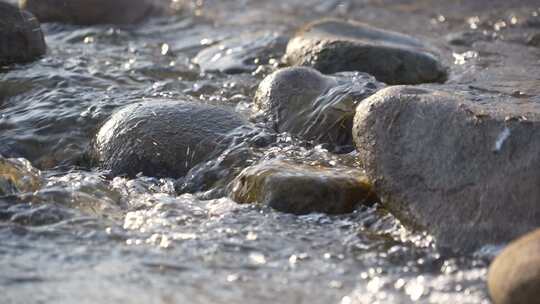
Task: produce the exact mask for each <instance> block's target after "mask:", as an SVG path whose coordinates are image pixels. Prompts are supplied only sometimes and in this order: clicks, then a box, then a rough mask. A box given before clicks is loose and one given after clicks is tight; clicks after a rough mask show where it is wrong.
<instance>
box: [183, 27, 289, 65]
mask: <svg viewBox="0 0 540 304" xmlns="http://www.w3.org/2000/svg"><path fill="white" fill-rule="evenodd" d="M287 42H288V39H287V37H285V36H283V35H281V34H279V33H275V32H256V33H251V34H244V35H241V36H240V37H235V38H231V39H227V40H224V41H222V42H220V43H218V44H216V45H213V46H210V47H208V48H205V49H204V50H202V51H200V52H199V54H197V56H195V58H193V62H194V63H196V64H198V65H199V66H200V67H201V70H203V71H205V72H216V71H218V72H223V73H227V74H238V73H246V72H248V73H249V72H253V71H255V70H256V69H257V67H258V66H259V65H262V64H267V63H268V62H269V60H270V59H277V58H280V57H281V56H283V54H284V53H285V48H286V47H287Z"/></svg>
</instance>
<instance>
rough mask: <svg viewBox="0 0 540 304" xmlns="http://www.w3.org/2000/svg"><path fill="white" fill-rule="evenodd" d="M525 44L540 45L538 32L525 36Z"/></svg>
mask: <svg viewBox="0 0 540 304" xmlns="http://www.w3.org/2000/svg"><path fill="white" fill-rule="evenodd" d="M527 45H530V46H535V47H540V33H534V34H531V35H529V37H528V38H527Z"/></svg>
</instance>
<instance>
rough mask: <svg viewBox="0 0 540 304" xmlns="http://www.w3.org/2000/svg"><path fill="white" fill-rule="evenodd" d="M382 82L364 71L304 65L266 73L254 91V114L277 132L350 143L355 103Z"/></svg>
mask: <svg viewBox="0 0 540 304" xmlns="http://www.w3.org/2000/svg"><path fill="white" fill-rule="evenodd" d="M382 87H384V84H382V83H379V82H377V81H376V80H375V79H374V78H373V77H372V76H370V75H367V74H364V73H358V72H356V73H340V74H336V75H332V76H327V75H323V74H321V73H320V72H318V71H317V70H314V69H312V68H308V67H292V68H285V69H281V70H278V71H276V72H274V73H273V74H271V75H269V76H267V77H266V78H265V79H264V80H263V81H262V82H261V83H260V85H259V88H258V89H257V92H256V94H255V107H254V110H255V114H256V115H257V116H263V117H264V118H265V119H267V120H269V121H271V123H272V125H273V127H274V129H275V130H276V131H278V132H289V133H291V134H293V135H296V136H298V137H300V138H304V139H308V140H315V141H317V142H320V143H329V144H333V145H337V146H345V145H352V134H351V128H352V122H353V117H354V114H355V109H356V105H358V103H359V102H361V101H362V100H363V99H364V98H366V97H368V96H370V95H372V94H373V93H375V92H376V91H377V90H379V89H380V88H382Z"/></svg>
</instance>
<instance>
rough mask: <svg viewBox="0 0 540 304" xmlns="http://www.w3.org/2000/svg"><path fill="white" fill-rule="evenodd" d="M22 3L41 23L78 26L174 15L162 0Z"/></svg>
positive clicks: (39, 0)
mask: <svg viewBox="0 0 540 304" xmlns="http://www.w3.org/2000/svg"><path fill="white" fill-rule="evenodd" d="M19 3H20V7H21V8H23V9H25V10H28V11H30V12H32V13H33V14H34V15H36V17H37V18H38V19H39V21H40V22H62V23H70V24H77V25H94V24H134V23H139V22H142V21H144V20H146V19H147V18H149V17H152V16H164V15H168V14H170V13H171V11H172V10H171V7H170V2H168V1H161V0H114V1H111V0H20V2H19Z"/></svg>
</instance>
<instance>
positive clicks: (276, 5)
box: [0, 0, 540, 304]
mask: <svg viewBox="0 0 540 304" xmlns="http://www.w3.org/2000/svg"><path fill="white" fill-rule="evenodd" d="M445 2H451V3H445ZM182 5H183V10H182V11H181V12H180V13H179V14H178V16H174V17H171V18H161V19H160V18H157V19H153V20H150V21H148V22H147V23H145V24H142V25H139V26H133V27H123V28H121V27H111V26H93V27H77V26H70V25H61V24H45V25H43V29H44V32H45V34H46V39H47V43H48V46H49V50H48V54H47V56H46V57H44V58H43V59H41V60H39V61H37V62H35V63H32V64H27V65H18V66H14V67H7V68H4V69H3V70H2V71H1V72H0V154H1V155H3V156H5V157H11V158H24V159H26V160H28V161H29V162H30V163H31V165H30V163H28V162H27V161H25V160H22V159H19V160H12V162H15V164H16V165H17V166H18V168H22V169H21V170H23V172H24V174H23V175H24V176H25V177H24V178H23V177H19V179H18V180H19V182H20V183H22V184H21V185H22V186H21V187H20V188H21V189H23V191H22V192H19V193H12V194H9V195H5V196H0V297H1V298H0V302H1V303H30V304H33V303H36V304H37V303H239V302H247V303H342V304H348V303H377V302H378V303H408V302H421V303H489V299H488V295H487V291H486V287H485V276H486V272H487V265H488V263H489V260H490V258H491V257H492V255H493V254H494V252H496V249H493V248H484V249H485V250H482V251H479V252H476V253H474V254H468V255H456V254H452V253H448V252H441V251H439V250H438V249H437V247H436V244H435V242H434V240H433V239H432V238H431V237H430V236H429V235H425V234H423V233H421V232H413V231H409V230H407V229H405V228H404V227H403V226H401V224H400V223H399V222H398V221H397V220H396V219H395V218H393V217H392V216H391V215H389V214H387V213H385V212H384V210H382V209H381V208H378V206H374V207H361V208H359V209H358V210H357V211H355V212H354V213H353V214H349V215H342V216H327V215H322V214H311V215H305V216H294V215H288V214H283V213H279V212H276V211H273V210H271V209H268V208H265V207H262V206H250V205H239V204H236V203H234V202H233V201H231V200H230V199H228V198H227V197H226V196H225V195H224V191H223V189H224V186H225V185H226V182H227V181H228V180H230V178H231V176H233V175H234V173H235V172H238V171H239V170H240V169H241V168H242V167H243V166H245V165H246V164H249V163H252V162H255V161H257V160H260V159H272V158H276V157H279V158H282V159H294V160H296V161H302V162H305V163H323V164H326V165H330V166H357V163H356V160H355V154H354V152H350V153H349V154H341V155H336V154H332V153H330V152H329V151H327V150H325V149H324V147H322V146H314V145H312V144H311V143H306V142H301V141H298V140H296V139H294V138H291V137H290V136H287V135H286V134H279V135H274V134H270V133H268V134H264V133H263V134H262V135H261V134H258V135H256V136H255V137H257V138H255V140H252V139H253V135H249V134H241V135H240V136H238V138H239V140H237V141H236V142H235V145H233V146H231V147H230V149H229V150H227V151H226V153H224V154H223V155H221V156H220V157H219V158H216V159H215V160H213V161H211V162H209V163H207V164H203V165H201V166H200V167H198V168H197V169H196V170H194V173H193V174H192V175H191V176H190V177H188V178H186V179H183V180H167V179H155V178H149V177H143V176H141V177H138V178H135V179H132V180H128V179H125V178H122V177H115V178H113V177H110V176H108V175H107V172H102V171H100V170H99V168H98V167H97V166H96V164H95V162H94V161H93V160H92V157H91V147H92V138H93V137H94V135H95V133H96V131H97V129H98V128H99V127H100V125H101V124H103V122H104V121H105V120H106V119H107V118H108V117H109V116H110V115H111V113H112V112H113V111H114V110H115V109H117V108H119V107H121V106H124V105H128V104H131V103H134V102H137V101H141V100H144V99H152V98H166V99H187V98H195V99H197V100H200V101H201V102H205V103H211V104H219V105H222V106H226V107H231V108H234V109H236V110H237V111H238V112H240V113H245V112H247V111H249V108H250V102H251V98H252V97H253V93H254V90H255V89H256V86H257V84H258V83H259V82H260V80H261V79H262V78H263V77H264V76H265V75H267V74H268V73H269V72H271V71H272V70H274V69H275V68H276V67H277V66H278V65H279V57H280V56H281V55H282V51H283V50H282V49H280V47H276V49H275V50H274V52H270V54H267V58H260V59H261V60H254V61H252V62H248V63H245V64H246V65H249V66H248V67H247V68H246V69H247V70H248V72H244V73H240V74H234V75H227V74H223V73H217V72H216V73H214V72H203V71H201V70H200V68H199V67H198V66H197V65H196V64H193V61H192V59H193V58H194V57H195V56H196V55H197V53H198V52H199V51H200V50H202V49H204V48H206V47H208V46H210V45H213V44H216V43H219V42H220V41H222V40H224V39H227V38H238V37H242V36H243V35H248V36H249V37H253V35H252V34H253V33H255V32H261V33H266V34H265V35H262V37H264V38H263V39H262V41H257V40H256V39H255V41H254V42H253V43H254V44H255V45H253V43H245V44H240V45H239V46H238V47H237V48H240V51H242V49H246V48H247V49H250V48H251V49H256V48H257V43H261V44H264V43H266V41H267V40H268V37H269V35H274V36H276V37H277V36H279V37H285V38H286V37H288V36H290V35H292V34H293V33H294V31H295V30H296V29H297V28H298V27H299V26H301V25H302V24H304V23H305V22H307V21H310V20H314V19H317V18H321V17H328V16H333V17H338V18H353V19H357V20H360V21H364V22H369V23H372V24H373V25H375V26H380V27H383V28H387V29H393V30H399V31H401V32H404V33H408V34H412V35H415V36H416V37H418V38H420V39H422V40H425V41H427V42H430V43H433V44H434V45H435V46H436V47H437V48H439V49H440V50H441V53H442V54H443V59H444V61H445V63H446V64H447V65H448V66H450V67H451V72H452V73H451V76H450V79H449V84H447V85H446V87H444V88H443V89H445V88H446V89H448V90H452V88H455V87H459V88H460V89H463V88H466V89H467V90H468V91H470V92H471V94H472V95H474V96H484V97H486V100H489V98H505V99H509V100H510V99H511V100H518V101H521V102H523V103H527V102H532V103H535V102H540V98H539V97H538V96H539V95H540V85H539V84H540V76H539V74H540V72H539V71H540V69H538V65H539V62H540V49H539V48H537V47H535V46H534V45H531V43H534V42H531V41H530V39H529V38H530V37H529V36H527V35H531V34H533V33H534V31H535V28H536V27H535V24H536V26H538V27H539V28H540V22H538V18H536V17H537V16H538V14H540V5H536V6H535V4H534V1H469V2H465V1H405V0H356V1H354V0H349V1H332V0H294V1H291V0H286V1H285V0H283V1H277V0H275V1H274V0H273V1H262V0H259V1H257V0H235V1H233V0H228V1H223V0H212V1H202V0H198V1H196V2H188V1H185V2H182ZM535 22H536V23H535ZM464 30H467V31H472V32H473V34H472V35H480V36H476V37H477V38H476V40H475V41H477V43H475V44H474V45H473V46H470V45H467V43H464V44H462V45H459V46H458V45H451V44H449V42H448V39H447V38H445V35H447V34H451V33H456V32H460V31H464ZM536 31H538V28H536ZM269 33H270V34H269ZM274 33H275V34H274ZM460 37H464V36H460ZM478 37H480V38H478ZM250 39H253V38H250ZM528 39H529V40H528ZM465 42H467V41H465ZM278 45H279V43H278ZM228 47H231V48H234V46H230V43H229V45H228ZM223 52H224V54H225V55H226V53H227V49H224V50H223ZM231 52H233V51H231ZM217 56H218V57H219V56H223V54H221V55H217ZM239 58H242V55H239ZM216 59H217V57H216ZM237 59H238V58H237ZM249 60H251V58H249ZM241 66H242V65H241ZM253 69H254V71H253V72H249V71H250V70H253ZM345 89H346V88H345ZM525 98H526V100H525ZM261 138H262V139H261ZM261 141H262V142H263V143H262V144H261ZM230 155H232V156H231V157H230V158H232V160H231V159H228V157H229V156H230ZM235 155H236V156H237V158H236V160H237V159H238V158H240V159H242V161H235V157H234V156H235ZM238 155H239V156H238ZM0 165H1V164H0ZM11 165H13V164H11ZM31 166H33V167H35V168H38V169H39V170H40V171H37V169H32V168H31ZM208 176H213V177H214V180H212V182H210V183H209V182H207V181H205V182H204V185H202V184H201V183H203V182H201V180H202V179H205V178H206V179H208ZM216 176H217V177H216ZM1 186H2V185H0V189H1ZM19 190H20V189H19ZM188 190H189V191H188ZM195 190H196V191H195ZM187 192H195V193H192V194H189V193H187Z"/></svg>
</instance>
